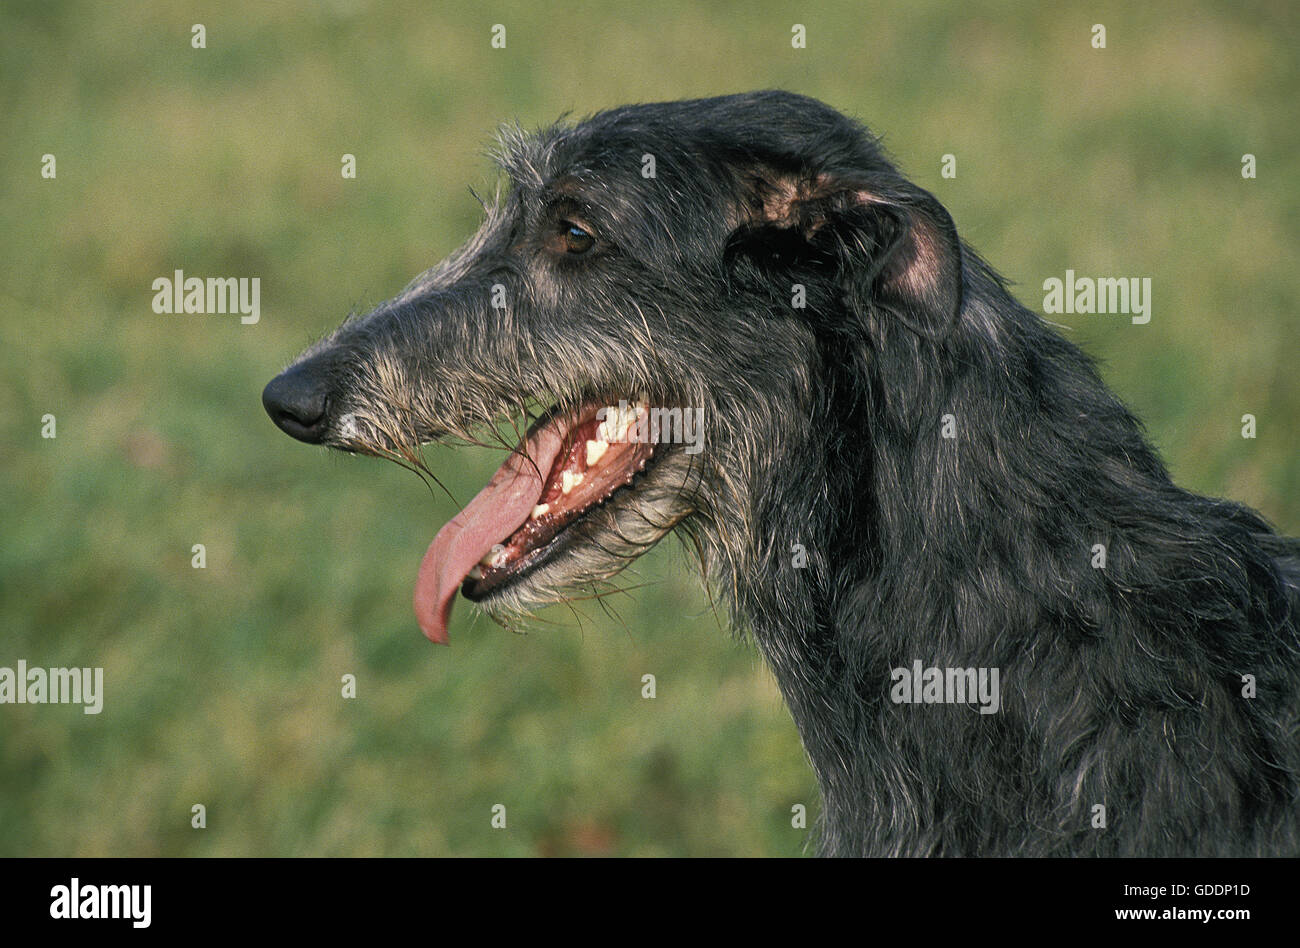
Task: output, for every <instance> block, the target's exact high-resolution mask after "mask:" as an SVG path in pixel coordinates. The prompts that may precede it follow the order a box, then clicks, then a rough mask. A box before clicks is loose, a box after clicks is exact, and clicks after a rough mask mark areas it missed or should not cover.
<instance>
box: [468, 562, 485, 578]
mask: <svg viewBox="0 0 1300 948" xmlns="http://www.w3.org/2000/svg"><path fill="white" fill-rule="evenodd" d="M469 578H470V579H482V578H483V567H481V566H479V565H477V564H475V565H474V566H473V567H471V568H470V571H469Z"/></svg>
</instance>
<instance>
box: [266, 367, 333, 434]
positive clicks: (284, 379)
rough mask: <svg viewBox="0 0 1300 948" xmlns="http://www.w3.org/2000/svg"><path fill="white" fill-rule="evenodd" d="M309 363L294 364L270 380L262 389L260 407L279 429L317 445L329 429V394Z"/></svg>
mask: <svg viewBox="0 0 1300 948" xmlns="http://www.w3.org/2000/svg"><path fill="white" fill-rule="evenodd" d="M314 368H315V367H314V366H312V365H311V363H310V362H304V363H303V364H301V365H295V366H294V367H293V368H291V369H289V370H287V371H285V372H281V373H280V374H279V375H277V376H276V377H275V378H273V379H271V382H270V384H269V385H267V386H266V388H264V389H263V390H262V405H263V407H264V408H266V413H267V414H268V415H270V416H271V420H272V421H274V422H275V423H276V424H277V425H279V427H280V430H281V431H283V432H284V433H285V434H287V435H290V436H291V437H294V438H297V439H298V440H299V441H306V442H307V443H308V444H320V442H321V441H322V440H324V438H325V432H326V430H327V429H328V428H329V417H328V411H327V409H328V407H329V399H328V397H327V395H328V391H327V388H326V386H325V383H324V380H323V379H322V378H321V375H320V373H319V372H317V371H314Z"/></svg>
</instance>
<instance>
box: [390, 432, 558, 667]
mask: <svg viewBox="0 0 1300 948" xmlns="http://www.w3.org/2000/svg"><path fill="white" fill-rule="evenodd" d="M563 442H564V427H563V426H562V425H560V424H558V423H556V422H554V421H552V422H549V423H547V424H546V425H545V426H543V427H542V428H541V429H540V430H538V431H534V432H532V433H531V434H530V435H529V437H528V439H527V450H528V455H529V457H531V458H532V459H533V463H529V462H528V460H527V459H526V458H524V457H523V456H522V454H521V452H520V451H519V450H516V451H515V453H513V454H511V455H510V457H508V458H506V462H505V463H504V464H502V465H501V467H500V469H499V470H498V471H497V472H496V474H494V475H492V480H490V481H488V485H487V487H484V488H483V489H482V490H481V491H479V492H478V496H476V497H475V498H474V499H473V500H471V501H470V502H469V503H468V504H467V505H466V506H465V509H464V510H462V511H461V512H460V513H458V514H456V516H455V517H453V518H452V519H451V521H450V522H449V523H448V524H447V525H446V526H444V527H443V528H442V529H441V530H439V531H438V535H437V536H436V537H434V538H433V542H432V543H430V544H429V549H428V551H427V552H426V553H425V554H424V560H423V561H422V562H421V563H420V575H419V576H418V577H417V578H416V580H415V617H416V618H417V619H418V620H419V622H420V628H421V630H423V632H424V634H425V635H426V636H427V637H428V639H429V641H431V642H437V643H438V644H439V645H446V644H447V620H448V619H449V618H451V603H452V600H453V599H455V597H456V590H458V589H459V588H460V584H461V583H462V582H464V581H465V576H466V575H467V574H468V573H469V571H470V570H471V569H472V568H473V566H474V564H475V563H477V562H478V561H479V560H481V559H482V558H483V556H484V554H486V553H487V552H488V551H489V550H491V549H492V547H493V546H495V545H496V544H498V543H504V542H505V540H506V538H507V537H509V536H510V534H512V533H514V532H515V531H516V530H517V529H519V527H520V526H521V525H522V524H523V523H524V521H525V520H527V519H528V515H529V514H530V513H532V511H533V507H535V506H536V505H537V501H538V500H540V499H541V496H542V487H543V486H544V485H543V483H542V480H541V479H540V478H538V476H537V471H541V472H542V475H543V477H544V476H545V475H546V473H547V472H548V471H550V469H551V465H552V464H554V463H555V458H556V455H558V454H559V453H560V446H561V445H562V444H563ZM520 447H521V448H522V447H523V446H522V445H521V446H520ZM534 464H536V469H534V467H533V465H534Z"/></svg>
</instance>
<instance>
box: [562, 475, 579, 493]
mask: <svg viewBox="0 0 1300 948" xmlns="http://www.w3.org/2000/svg"><path fill="white" fill-rule="evenodd" d="M581 483H582V475H581V474H575V473H573V471H565V472H564V473H563V474H561V475H560V492H561V493H564V494H567V493H568V492H569V491H571V490H573V489H574V488H575V487H577V486H578V485H579V484H581Z"/></svg>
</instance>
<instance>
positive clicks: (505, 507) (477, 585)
mask: <svg viewBox="0 0 1300 948" xmlns="http://www.w3.org/2000/svg"><path fill="white" fill-rule="evenodd" d="M648 409H649V406H648V399H647V398H645V396H642V397H641V398H639V399H627V400H623V401H622V402H621V403H620V404H619V405H615V406H608V407H606V406H604V405H603V404H597V403H591V404H589V405H588V406H587V407H585V408H583V409H581V410H579V411H578V412H576V413H569V414H559V413H556V412H551V413H549V414H548V415H546V416H544V417H543V418H542V419H540V420H539V421H538V422H537V423H536V424H535V425H533V427H532V428H531V429H530V430H529V432H528V434H527V436H526V437H525V438H524V440H523V441H522V442H521V443H520V445H519V446H518V448H517V449H516V450H515V451H514V452H513V453H512V454H511V455H510V456H509V457H508V458H507V459H506V461H505V463H504V464H502V465H501V467H500V468H499V469H498V470H497V472H496V474H494V475H493V476H492V479H491V480H490V481H489V482H488V484H487V486H486V487H484V488H483V490H481V491H480V492H479V493H478V495H477V496H476V497H475V498H474V499H473V500H471V501H470V502H469V504H467V505H466V506H465V508H464V509H463V510H462V511H461V512H460V513H458V514H457V515H456V516H455V517H453V518H452V519H451V521H450V522H448V523H447V525H446V526H444V527H443V528H442V529H441V530H439V531H438V535H437V536H436V537H434V539H433V542H432V543H431V544H429V549H428V552H426V553H425V554H424V560H423V561H422V562H421V563H420V573H419V576H418V577H417V579H416V583H415V614H416V617H417V618H418V619H419V622H420V628H421V629H422V630H423V631H424V634H425V635H426V636H427V637H428V638H429V639H430V640H431V641H434V642H438V643H440V644H443V645H445V644H447V622H448V620H449V618H450V616H451V605H452V602H453V600H454V599H455V596H456V591H457V590H458V589H461V590H462V591H463V592H464V594H465V596H466V597H467V598H469V599H472V600H476V601H477V600H479V599H482V598H483V597H484V596H487V595H488V594H490V593H491V592H492V591H493V590H496V589H499V588H502V587H504V586H506V585H507V584H509V583H512V582H514V581H515V580H517V579H519V578H520V577H522V576H523V575H524V574H525V573H527V572H528V571H529V570H530V569H531V568H533V567H534V566H535V565H536V564H538V563H540V562H541V561H542V560H544V559H545V558H546V556H547V554H548V552H549V551H550V550H551V549H552V548H553V547H554V546H555V545H556V544H557V543H558V542H559V540H560V538H561V536H562V535H563V534H564V532H565V531H566V530H568V528H569V527H571V526H572V525H573V524H574V523H576V522H577V521H579V520H581V519H582V518H583V517H584V516H586V515H587V514H589V513H590V512H592V511H593V510H595V509H596V508H598V507H600V506H601V505H603V504H604V503H605V502H606V501H608V500H609V499H610V497H612V496H613V495H614V494H615V493H616V492H617V491H618V490H620V489H622V488H626V487H628V486H629V485H631V484H632V483H633V481H634V480H635V479H636V477H637V475H638V474H639V473H641V472H642V471H644V470H645V468H646V465H647V464H648V463H649V462H650V461H651V460H652V459H653V458H654V456H655V450H656V444H655V441H656V437H655V435H656V434H657V433H655V432H650V431H649V430H648V428H647V426H646V425H645V424H644V420H645V418H646V413H647V412H648ZM539 475H540V476H539Z"/></svg>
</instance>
